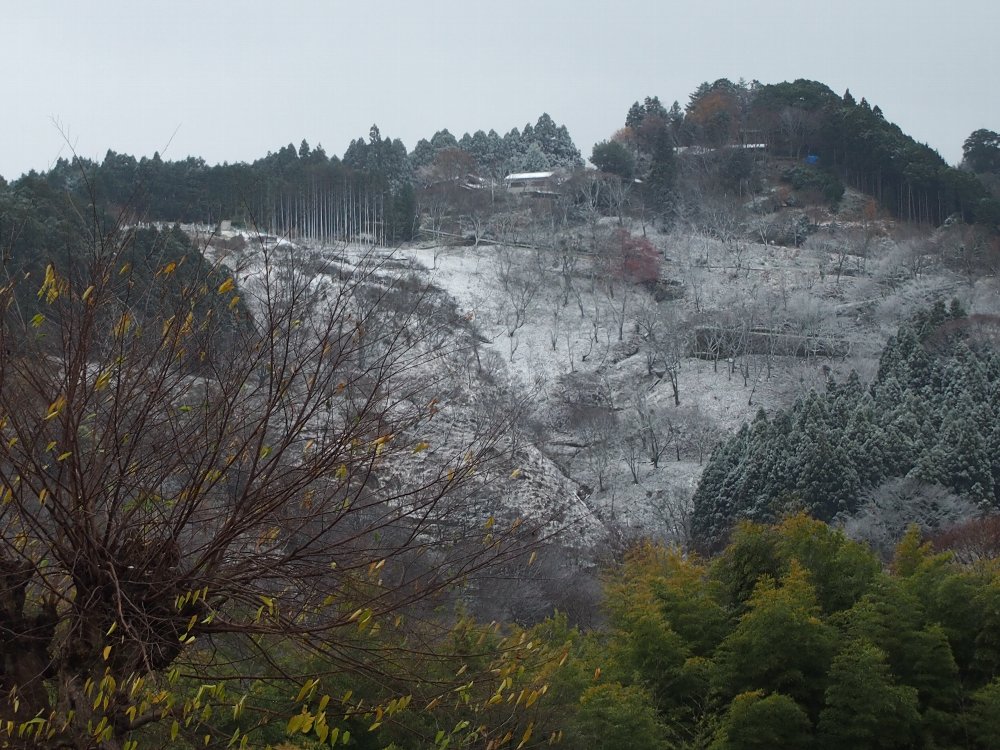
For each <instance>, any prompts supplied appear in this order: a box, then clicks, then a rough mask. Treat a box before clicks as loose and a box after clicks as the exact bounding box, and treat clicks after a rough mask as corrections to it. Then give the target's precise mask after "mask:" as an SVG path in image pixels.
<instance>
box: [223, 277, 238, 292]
mask: <svg viewBox="0 0 1000 750" xmlns="http://www.w3.org/2000/svg"><path fill="white" fill-rule="evenodd" d="M234 286H236V282H234V281H233V277H232V276H230V277H229V278H228V279H226V280H225V281H223V282H222V283H221V284H219V294H225V293H226V292H228V291H230V290H231V289H232V288H233V287H234Z"/></svg>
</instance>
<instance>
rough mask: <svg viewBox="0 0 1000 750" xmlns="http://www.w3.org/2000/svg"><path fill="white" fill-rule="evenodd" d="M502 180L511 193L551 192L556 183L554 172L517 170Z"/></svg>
mask: <svg viewBox="0 0 1000 750" xmlns="http://www.w3.org/2000/svg"><path fill="white" fill-rule="evenodd" d="M503 182H504V185H505V186H506V187H507V190H508V192H511V193H551V192H553V191H554V190H555V188H556V185H557V184H558V180H557V179H556V173H555V172H517V173H515V174H509V175H507V176H506V177H504V178H503Z"/></svg>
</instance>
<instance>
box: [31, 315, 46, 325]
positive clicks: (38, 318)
mask: <svg viewBox="0 0 1000 750" xmlns="http://www.w3.org/2000/svg"><path fill="white" fill-rule="evenodd" d="M44 322H45V316H44V315H42V314H41V313H36V314H35V315H34V316H33V317H32V318H31V327H32V328H41V326H42V323H44Z"/></svg>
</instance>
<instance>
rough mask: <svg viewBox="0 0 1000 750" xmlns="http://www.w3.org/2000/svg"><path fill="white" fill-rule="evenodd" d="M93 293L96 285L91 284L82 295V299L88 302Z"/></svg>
mask: <svg viewBox="0 0 1000 750" xmlns="http://www.w3.org/2000/svg"><path fill="white" fill-rule="evenodd" d="M93 293H94V285H93V284H91V285H90V286H88V287H87V290H86V291H85V292H84V293H83V296H82V297H81V299H82V300H83V301H84V302H86V301H87V300H88V299H90V295H91V294H93Z"/></svg>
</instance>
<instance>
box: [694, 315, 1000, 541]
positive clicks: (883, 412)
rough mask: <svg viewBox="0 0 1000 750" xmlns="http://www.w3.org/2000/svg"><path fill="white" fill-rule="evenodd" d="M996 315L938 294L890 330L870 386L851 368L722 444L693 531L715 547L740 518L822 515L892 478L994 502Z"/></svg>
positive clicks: (999, 491)
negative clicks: (969, 311)
mask: <svg viewBox="0 0 1000 750" xmlns="http://www.w3.org/2000/svg"><path fill="white" fill-rule="evenodd" d="M998 325H1000V321H997V320H996V319H993V318H988V317H985V316H972V317H968V316H966V315H965V314H964V313H963V312H962V310H961V309H960V308H959V307H958V305H957V304H955V303H953V304H952V305H951V307H947V308H946V307H945V305H944V304H942V303H938V304H937V305H935V306H934V307H933V308H932V309H930V310H928V311H926V312H922V313H920V314H918V315H916V316H915V317H914V318H913V319H912V320H911V321H909V322H908V323H906V324H904V325H903V326H901V327H900V329H899V332H898V333H897V335H896V336H895V338H893V339H892V340H891V341H890V342H889V343H888V345H887V346H886V348H885V350H884V352H883V354H882V359H881V362H880V366H879V370H878V374H877V376H876V378H875V381H874V382H873V383H872V384H871V386H870V387H865V386H864V385H863V384H862V383H861V382H860V380H859V379H858V377H857V376H856V375H852V376H851V377H850V378H849V379H848V380H847V382H845V383H839V384H838V383H833V382H831V383H830V384H829V386H828V389H827V392H826V393H825V394H817V393H815V392H813V393H811V394H810V395H809V396H808V397H807V398H804V399H800V400H799V401H797V402H796V403H795V405H794V406H793V407H792V408H791V409H790V410H789V411H783V412H780V413H778V414H775V415H773V416H771V417H768V416H767V415H766V414H765V413H764V412H763V411H761V412H758V415H757V417H756V418H755V419H754V421H753V423H752V424H749V425H747V424H744V425H743V427H742V428H741V429H740V430H739V432H738V433H737V434H736V435H734V436H733V437H731V438H730V439H729V440H727V441H725V442H723V443H722V444H721V445H720V446H719V447H718V449H717V450H716V451H715V453H714V454H713V456H712V458H711V460H710V461H709V463H708V465H707V467H706V469H705V473H704V475H703V477H702V480H701V484H700V485H699V487H698V490H697V492H696V493H695V497H694V520H693V525H694V533H695V536H696V538H697V540H698V542H699V544H701V545H702V546H704V547H709V548H712V547H717V546H718V545H719V544H720V542H721V541H722V539H723V537H724V535H725V533H726V531H727V530H728V529H729V527H730V526H731V525H732V524H733V523H734V522H735V520H736V519H738V518H751V519H754V520H764V521H767V520H774V519H776V518H778V517H780V515H781V514H782V513H784V512H787V511H788V510H789V509H798V508H802V509H805V510H807V511H808V512H809V513H811V514H812V515H814V516H815V517H817V518H821V519H823V520H830V519H832V518H834V517H835V516H837V515H838V514H850V513H853V512H855V511H856V510H857V509H858V506H859V502H860V500H861V498H862V496H863V494H864V493H865V492H866V491H868V490H872V489H873V488H877V487H879V486H880V485H881V484H882V483H883V482H885V481H886V480H888V479H891V478H893V477H904V476H910V477H914V478H916V479H919V480H921V481H923V482H925V483H928V484H937V485H942V486H944V487H947V488H949V489H950V490H951V491H952V492H954V493H955V494H957V495H959V496H964V497H966V498H968V499H970V500H971V501H972V502H974V503H976V504H978V505H980V506H983V507H987V506H991V507H996V506H1000V462H998V461H997V456H1000V354H998V353H997V351H996V348H995V339H996V335H997V332H998Z"/></svg>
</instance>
